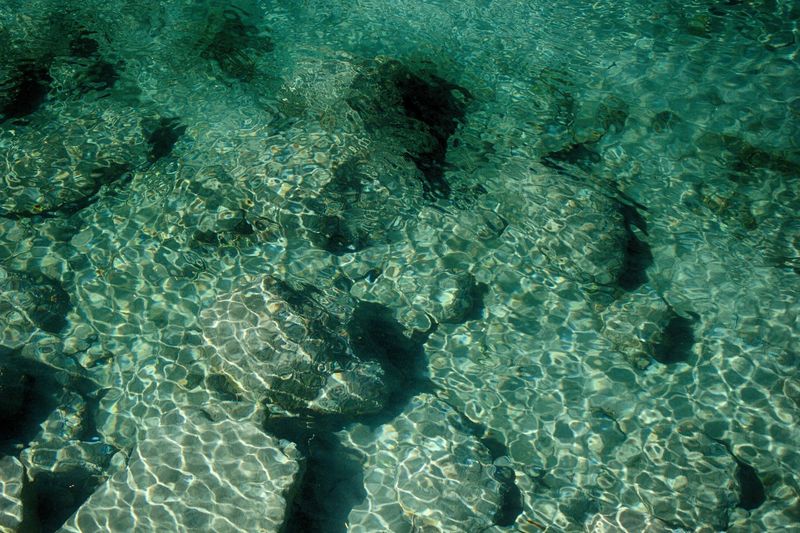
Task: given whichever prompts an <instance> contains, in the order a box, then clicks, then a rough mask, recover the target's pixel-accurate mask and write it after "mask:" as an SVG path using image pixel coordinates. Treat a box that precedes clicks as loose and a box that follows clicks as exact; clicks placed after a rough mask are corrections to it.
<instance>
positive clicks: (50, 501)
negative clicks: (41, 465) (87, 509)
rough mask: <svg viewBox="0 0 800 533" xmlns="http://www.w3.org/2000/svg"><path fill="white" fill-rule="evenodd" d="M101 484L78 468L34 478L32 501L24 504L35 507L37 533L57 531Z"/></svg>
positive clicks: (100, 480) (93, 474)
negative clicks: (37, 523) (37, 524)
mask: <svg viewBox="0 0 800 533" xmlns="http://www.w3.org/2000/svg"><path fill="white" fill-rule="evenodd" d="M103 481H105V480H104V479H103V478H102V477H101V476H99V475H97V474H96V473H93V472H90V471H88V470H86V469H84V468H81V467H79V466H76V467H75V468H74V469H72V470H70V471H68V472H58V473H51V472H41V473H39V474H37V476H36V479H35V481H33V482H32V483H30V492H29V493H28V495H29V497H30V498H31V500H30V501H28V502H24V503H25V504H26V505H31V504H33V505H35V509H36V516H37V518H38V522H39V528H38V532H39V533H53V532H55V531H58V530H59V529H60V528H61V526H63V525H64V522H66V520H67V519H68V518H69V517H70V516H72V514H73V513H75V511H77V510H78V508H79V507H80V506H81V505H83V503H84V502H85V501H86V500H88V499H89V496H91V495H92V494H93V493H94V491H95V490H97V487H99V486H100V484H101V483H103Z"/></svg>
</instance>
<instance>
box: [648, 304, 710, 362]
mask: <svg viewBox="0 0 800 533" xmlns="http://www.w3.org/2000/svg"><path fill="white" fill-rule="evenodd" d="M698 318H699V317H698V316H697V315H695V314H694V313H692V319H691V320H690V319H688V318H684V317H682V316H679V315H677V314H675V312H674V311H673V315H672V318H670V319H669V321H668V322H667V325H666V327H664V330H663V331H662V333H661V340H660V341H659V342H658V344H656V345H655V346H654V347H653V359H655V360H656V361H658V362H659V363H661V364H664V365H671V364H674V363H685V362H687V361H688V360H689V358H690V357H691V355H692V346H694V343H695V338H694V323H695V322H696V321H697V319H698Z"/></svg>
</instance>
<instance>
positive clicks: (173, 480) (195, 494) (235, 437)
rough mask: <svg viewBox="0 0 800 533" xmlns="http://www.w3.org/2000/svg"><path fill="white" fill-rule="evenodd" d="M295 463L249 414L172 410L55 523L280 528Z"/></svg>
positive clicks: (288, 449) (106, 527)
mask: <svg viewBox="0 0 800 533" xmlns="http://www.w3.org/2000/svg"><path fill="white" fill-rule="evenodd" d="M299 471H300V465H299V463H298V461H297V458H296V451H295V448H294V446H293V445H288V446H284V445H282V444H281V443H279V442H278V441H277V440H275V439H273V438H272V437H270V436H268V435H266V434H265V433H263V432H262V431H261V430H260V429H259V428H258V426H256V425H255V424H253V423H252V422H247V421H234V420H231V419H228V418H223V419H221V420H219V421H212V420H211V419H210V417H209V416H208V415H205V414H203V413H202V412H201V411H199V410H197V411H183V410H174V411H172V412H170V413H167V414H166V415H164V416H163V417H162V419H161V425H159V426H158V427H153V428H150V429H148V431H147V433H146V435H145V437H144V439H142V440H141V441H140V442H139V443H138V445H137V447H136V449H135V450H134V452H133V454H132V455H131V458H130V460H129V461H128V467H127V469H125V470H123V471H120V472H118V473H116V474H115V475H114V476H112V477H111V479H109V480H108V481H107V482H106V483H105V484H104V485H103V486H102V487H101V488H100V489H99V490H98V491H97V492H95V493H94V494H93V495H92V496H91V497H90V498H89V500H88V501H87V502H86V503H85V504H84V505H83V506H82V507H81V508H80V509H79V510H78V511H77V512H76V513H75V514H74V515H73V516H72V517H71V518H70V519H69V520H68V521H67V523H66V524H65V525H64V527H63V528H62V529H61V530H60V531H61V532H79V531H111V532H115V531H119V532H122V531H133V530H137V531H138V530H141V531H185V530H198V531H219V532H235V531H265V532H267V531H278V530H279V529H280V527H281V525H282V524H283V521H284V513H285V509H286V507H287V503H288V501H289V500H290V499H291V497H292V486H293V484H294V481H295V478H296V477H297V475H298V472H299Z"/></svg>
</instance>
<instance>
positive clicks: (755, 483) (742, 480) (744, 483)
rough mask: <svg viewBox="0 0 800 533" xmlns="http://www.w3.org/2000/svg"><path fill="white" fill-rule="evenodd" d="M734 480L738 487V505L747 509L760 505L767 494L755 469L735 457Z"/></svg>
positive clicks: (756, 507)
mask: <svg viewBox="0 0 800 533" xmlns="http://www.w3.org/2000/svg"><path fill="white" fill-rule="evenodd" d="M736 480H737V481H738V482H739V489H740V492H739V504H738V507H741V508H742V509H745V510H747V511H752V510H754V509H758V508H759V507H761V504H763V503H764V502H765V501H766V499H767V496H766V493H765V491H764V484H763V483H762V482H761V478H759V477H758V472H756V469H755V468H753V467H752V466H750V465H749V464H747V463H745V462H743V461H740V460H739V459H736Z"/></svg>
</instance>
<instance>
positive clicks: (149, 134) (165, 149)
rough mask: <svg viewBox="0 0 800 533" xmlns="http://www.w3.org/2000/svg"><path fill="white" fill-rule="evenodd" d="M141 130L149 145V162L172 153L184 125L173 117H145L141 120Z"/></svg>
mask: <svg viewBox="0 0 800 533" xmlns="http://www.w3.org/2000/svg"><path fill="white" fill-rule="evenodd" d="M142 131H143V132H144V135H145V138H146V139H147V144H149V145H150V154H149V156H148V157H149V159H150V161H151V162H156V161H158V160H159V159H161V158H163V157H166V156H168V155H169V154H170V153H172V148H173V147H174V146H175V143H177V142H178V140H179V139H180V138H181V137H182V136H183V134H184V133H185V132H186V126H183V125H181V124H180V122H179V119H177V118H175V117H172V118H159V119H157V120H153V119H147V120H143V121H142Z"/></svg>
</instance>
